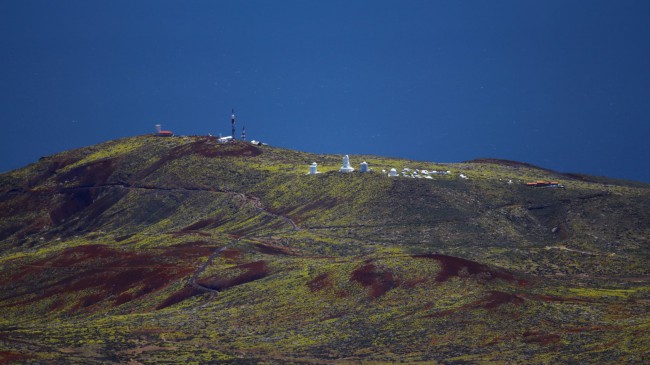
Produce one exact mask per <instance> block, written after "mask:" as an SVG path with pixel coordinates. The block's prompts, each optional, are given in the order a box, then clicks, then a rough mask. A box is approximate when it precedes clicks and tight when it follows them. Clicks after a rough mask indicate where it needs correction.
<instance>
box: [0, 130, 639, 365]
mask: <svg viewBox="0 0 650 365" xmlns="http://www.w3.org/2000/svg"><path fill="white" fill-rule="evenodd" d="M342 157H343V156H342V155H315V154H308V153H303V152H298V151H292V150H286V149H280V148H274V147H269V146H256V145H252V144H249V143H245V142H240V141H235V142H232V143H227V144H219V143H217V140H216V139H215V138H212V137H170V138H161V137H155V136H138V137H132V138H125V139H120V140H115V141H109V142H106V143H103V144H99V145H95V146H90V147H85V148H81V149H77V150H73V151H67V152H63V153H60V154H57V155H54V156H49V157H44V158H41V159H40V160H39V161H38V162H36V163H34V164H31V165H29V166H27V167H25V168H22V169H19V170H15V171H11V172H8V173H5V174H2V175H0V279H1V280H0V307H1V308H2V312H3V315H2V318H0V363H12V362H15V363H98V364H99V363H102V364H103V363H111V362H114V363H129V362H131V363H160V362H173V363H201V364H204V363H226V364H256V363H265V364H287V363H293V364H302V363H304V364H320V363H322V364H352V363H355V364H356V363H368V364H379V363H394V362H407V363H420V362H421V363H438V362H439V363H445V364H453V363H458V364H461V363H463V364H466V363H485V362H488V363H549V362H550V363H566V362H569V363H573V362H575V363H642V362H643V361H644V359H647V357H648V355H649V354H648V349H649V348H650V313H649V312H648V305H649V301H650V268H649V267H648V264H647V262H648V258H650V255H649V253H650V245H649V239H648V237H650V185H648V184H643V183H636V182H628V181H620V180H613V179H608V178H603V177H592V176H585V175H578V174H562V173H557V172H554V171H550V170H546V169H541V168H538V167H535V166H532V165H528V164H523V163H518V162H513V161H503V160H495V159H480V160H474V161H468V162H464V163H454V164H442V163H433V162H420V161H408V160H403V159H395V158H385V157H377V156H366V155H364V156H360V155H352V156H349V161H350V165H351V166H352V167H354V166H355V165H356V167H358V166H360V163H361V162H367V164H368V166H369V167H370V171H368V172H359V169H356V170H355V171H353V172H349V173H340V172H339V169H340V168H341V164H342ZM313 162H316V163H317V165H318V170H319V172H320V173H319V174H308V172H309V168H310V165H311V164H312V163H313ZM391 169H395V170H396V171H397V172H399V173H397V176H389V173H388V171H390V170H391ZM363 170H365V167H364V169H363ZM531 183H532V184H531Z"/></svg>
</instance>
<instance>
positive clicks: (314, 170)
mask: <svg viewBox="0 0 650 365" xmlns="http://www.w3.org/2000/svg"><path fill="white" fill-rule="evenodd" d="M369 171H372V170H371V169H370V168H368V163H367V162H366V161H363V162H361V164H360V165H359V172H361V173H365V172H369ZM339 172H341V173H350V172H354V167H352V165H350V156H348V155H345V156H343V165H342V166H341V168H340V169H339ZM381 172H382V174H386V170H381ZM315 174H320V172H318V164H317V163H316V162H313V163H312V164H311V165H310V166H309V172H308V173H307V175H315ZM450 174H451V171H449V170H447V171H437V170H431V171H428V170H418V169H414V170H412V169H409V168H407V167H405V168H403V169H402V172H401V176H403V177H409V178H417V179H433V177H432V175H450ZM388 176H391V177H396V176H400V174H398V173H397V170H396V169H394V168H392V169H390V171H389V172H388ZM458 177H459V178H461V179H463V180H468V179H469V178H468V177H467V175H465V174H463V173H460V174H459V175H458ZM507 183H508V185H512V184H513V182H512V179H511V180H508V182H507ZM526 186H528V187H548V188H560V189H564V185H562V184H560V183H558V182H557V181H544V180H539V181H534V182H529V183H526Z"/></svg>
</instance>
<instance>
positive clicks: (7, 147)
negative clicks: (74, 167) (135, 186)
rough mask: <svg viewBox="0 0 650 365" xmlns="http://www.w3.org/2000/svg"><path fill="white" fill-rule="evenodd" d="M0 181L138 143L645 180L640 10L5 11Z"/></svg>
mask: <svg viewBox="0 0 650 365" xmlns="http://www.w3.org/2000/svg"><path fill="white" fill-rule="evenodd" d="M0 47H1V49H2V51H1V53H0V123H1V125H2V127H3V129H4V133H2V134H0V171H6V170H9V169H13V168H17V167H20V166H22V165H25V164H27V163H29V162H32V161H35V160H36V159H38V158H39V157H40V156H43V155H49V154H53V153H56V152H60V151H62V150H66V149H71V148H76V147H81V146H85V145H90V144H94V143H98V142H102V141H105V140H109V139H114V138H119V137H125V136H130V135H138V134H145V133H150V132H152V131H153V125H154V124H156V123H162V124H163V126H164V127H165V128H166V129H171V130H173V131H174V132H175V133H177V134H188V135H191V134H207V133H208V132H210V133H212V134H216V133H219V132H221V133H223V134H230V122H229V119H230V109H231V108H233V107H234V108H235V110H236V113H237V119H238V126H239V127H241V125H242V124H245V125H246V129H247V134H248V137H249V139H261V140H263V141H265V142H268V143H269V144H271V145H276V146H281V147H286V148H292V149H298V150H303V151H307V152H318V153H348V154H355V153H368V154H377V155H386V156H395V157H405V158H412V159H419V160H425V161H439V162H457V161H462V160H467V159H472V158H476V157H498V158H505V159H512V160H519V161H525V162H529V163H533V164H537V165H541V166H544V167H547V168H552V169H556V170H560V171H571V172H583V173H590V174H596V175H607V176H612V177H621V178H628V179H635V180H642V181H649V182H650V168H649V167H648V166H649V164H648V158H649V157H650V143H649V142H648V137H649V136H650V127H649V126H648V116H649V115H650V1H647V0H639V1H618V0H612V1H596V0H588V1H587V0H584V1H568V0H558V1H552V0H544V1H537V0H530V1H526V0H512V1H499V0H490V1H462V0H457V1H456V0H454V1H452V0H446V1H443V0H438V1H433V0H427V1H379V0H367V1H353V0H344V1H332V0H327V1H308V0H301V1H279V0H278V1H216V0H214V1H138V0H129V1H117V0H107V1H99V0H90V1H88V0H83V1H26V0H14V1H9V0H5V1H1V2H0Z"/></svg>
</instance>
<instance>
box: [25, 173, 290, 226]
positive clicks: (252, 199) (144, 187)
mask: <svg viewBox="0 0 650 365" xmlns="http://www.w3.org/2000/svg"><path fill="white" fill-rule="evenodd" d="M99 188H118V189H129V190H145V191H168V192H197V191H202V192H208V193H221V194H229V195H231V196H238V197H241V198H242V199H244V200H246V201H250V202H252V205H253V208H254V209H255V210H257V211H258V212H261V213H263V214H266V215H269V216H271V217H273V218H277V219H280V220H283V221H285V222H286V223H287V224H289V225H290V226H291V229H292V230H293V231H298V230H300V227H298V225H297V224H296V222H294V221H293V220H292V219H291V218H289V217H287V216H284V215H281V214H276V213H273V212H271V211H269V210H267V209H265V208H264V207H263V206H262V202H261V200H260V198H258V197H255V196H249V195H246V194H245V193H241V192H237V191H232V190H227V189H214V188H210V189H208V188H161V187H155V186H147V185H131V184H103V185H97V186H78V187H70V188H60V189H49V190H48V192H49V193H53V194H63V193H68V192H75V191H85V190H91V189H99ZM37 192H38V191H37Z"/></svg>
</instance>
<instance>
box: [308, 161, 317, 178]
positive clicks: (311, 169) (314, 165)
mask: <svg viewBox="0 0 650 365" xmlns="http://www.w3.org/2000/svg"><path fill="white" fill-rule="evenodd" d="M317 168H318V164H317V163H316V162H314V163H312V164H311V165H310V166H309V175H316V174H318V173H319V172H318V171H316V169H317Z"/></svg>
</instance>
